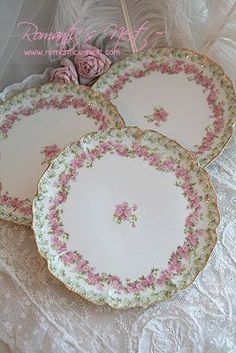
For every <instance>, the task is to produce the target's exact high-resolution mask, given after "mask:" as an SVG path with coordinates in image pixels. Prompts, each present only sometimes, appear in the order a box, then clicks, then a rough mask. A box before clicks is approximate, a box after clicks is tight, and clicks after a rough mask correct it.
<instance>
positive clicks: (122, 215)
mask: <svg viewBox="0 0 236 353" xmlns="http://www.w3.org/2000/svg"><path fill="white" fill-rule="evenodd" d="M137 208H138V206H137V205H136V204H134V205H133V206H132V207H129V204H128V202H122V203H118V204H117V205H116V207H115V212H114V214H113V218H114V220H115V222H116V223H118V224H120V223H122V222H124V221H128V222H129V223H130V224H131V225H132V227H136V222H137V216H136V215H135V213H134V212H135V211H137Z"/></svg>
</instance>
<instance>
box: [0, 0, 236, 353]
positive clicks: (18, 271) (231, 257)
mask: <svg viewBox="0 0 236 353" xmlns="http://www.w3.org/2000/svg"><path fill="white" fill-rule="evenodd" d="M4 1H5V0H4ZM19 1H20V0H19ZM27 1H28V0H27ZM78 1H79V0H78ZM146 1H147V2H148V6H151V0H150V1H149V0H145V3H146ZM138 2H139V1H136V3H138ZM101 3H102V2H101ZM105 3H106V1H104V4H105ZM158 4H159V5H160V6H159V11H161V12H162V18H163V20H164V23H165V30H166V36H165V40H166V43H167V44H168V45H175V46H177V47H181V46H185V47H191V48H193V49H197V50H199V51H202V52H204V53H207V54H209V55H210V56H211V57H212V58H213V59H215V60H216V61H218V62H220V63H221V64H222V66H224V67H225V69H226V71H227V73H229V74H230V75H231V77H232V78H233V79H234V82H236V74H235V72H236V62H235V57H236V45H235V37H236V30H235V28H236V20H235V16H236V11H235V1H233V0H227V1H226V0H208V1H207V2H206V1H205V0H199V1H198V2H196V1H187V0H184V1H181V2H180V1H176V2H175V1H170V0H168V1H167V0H166V1H159V2H158ZM206 4H207V6H206ZM99 6H100V2H99ZM153 6H156V5H155V4H154V2H153ZM155 9H156V8H155ZM155 11H156V10H155ZM136 15H137V14H136ZM147 16H148V14H147ZM0 54H1V52H0ZM13 57H14V56H13ZM15 61H17V58H15V59H14V62H15ZM0 63H1V58H0ZM8 67H9V66H8ZM10 67H11V66H10ZM24 70H26V67H25V66H24ZM28 70H29V71H28V74H29V73H32V72H33V70H32V67H31V66H30V67H29V68H28ZM7 73H8V75H7ZM9 75H11V72H10V69H7V68H6V70H5V68H4V82H8V83H11V82H14V81H16V78H15V80H14V78H13V77H12V76H11V77H8V76H9ZM21 75H22V73H21ZM1 77H2V76H1V75H0V78H1ZM6 77H7V78H6ZM45 80H47V72H46V73H44V75H39V76H35V75H33V76H30V77H29V78H28V79H26V80H25V81H24V82H23V83H21V84H15V85H13V86H12V87H9V88H7V89H6V90H5V91H4V92H3V93H2V94H1V95H0V99H2V100H4V99H5V98H6V97H8V96H9V95H11V94H12V93H15V92H16V91H17V90H19V89H22V88H23V87H28V86H30V85H35V84H37V83H42V82H44V81H45ZM207 170H208V172H209V173H210V175H211V177H212V180H213V183H214V186H215V189H216V191H217V194H218V198H219V205H220V213H221V224H220V227H219V240H218V243H217V246H216V248H215V250H214V252H213V255H212V256H211V258H210V261H209V263H208V265H207V267H206V268H205V269H204V271H203V272H202V273H201V274H200V275H199V276H198V278H197V279H196V281H195V282H194V284H192V285H191V286H190V287H189V288H188V289H186V290H184V291H182V292H180V293H178V294H177V296H176V297H175V298H173V299H172V300H170V301H168V302H163V303H160V304H156V305H154V306H152V307H150V308H149V309H146V310H143V309H133V310H125V311H118V310H114V309H111V308H109V307H108V306H102V307H99V306H95V305H93V304H90V303H88V302H87V301H85V300H84V299H82V298H80V297H79V296H77V295H75V294H73V293H71V292H69V291H68V290H67V289H66V288H65V287H64V286H63V285H62V284H61V283H60V282H59V281H57V280H56V279H55V278H54V277H53V276H52V275H51V274H50V273H49V271H48V270H47V266H46V263H45V261H44V260H43V259H42V258H41V257H40V255H39V254H38V252H37V249H36V244H35V240H34V237H33V234H32V231H31V230H30V229H27V228H25V227H19V226H17V225H14V224H11V223H8V222H4V221H1V222H0V340H2V341H3V342H5V343H6V344H8V346H9V348H10V351H11V352H12V353H32V352H33V353H45V352H50V353H80V352H81V353H88V352H89V353H134V352H135V353H136V352H138V353H149V352H150V353H157V352H158V353H162V352H163V353H173V352H179V353H190V352H191V353H206V352H207V353H235V352H236V348H235V347H236V296H235V293H236V246H235V244H236V133H234V136H233V138H232V140H231V142H230V143H229V145H228V146H227V147H226V148H225V150H224V152H223V153H222V154H221V155H220V156H219V157H218V158H217V159H216V160H215V161H214V162H212V164H211V165H210V166H209V167H208V168H207ZM157 251H158V249H157Z"/></svg>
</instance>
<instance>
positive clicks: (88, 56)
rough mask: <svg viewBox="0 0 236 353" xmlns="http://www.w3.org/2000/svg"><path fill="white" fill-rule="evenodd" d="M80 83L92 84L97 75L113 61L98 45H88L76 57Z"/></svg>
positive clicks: (105, 69)
mask: <svg viewBox="0 0 236 353" xmlns="http://www.w3.org/2000/svg"><path fill="white" fill-rule="evenodd" d="M74 63H75V66H76V68H77V71H78V74H79V77H80V83H81V84H83V85H85V84H90V85H91V84H92V83H93V82H94V81H95V79H96V78H97V77H99V76H100V75H101V74H103V73H104V72H105V71H107V70H108V69H109V67H110V65H111V61H110V60H109V59H108V57H107V56H106V55H104V54H103V53H101V51H100V50H99V49H97V48H96V47H92V46H88V47H86V48H84V49H82V50H81V51H80V53H79V54H77V55H76V56H75V57H74Z"/></svg>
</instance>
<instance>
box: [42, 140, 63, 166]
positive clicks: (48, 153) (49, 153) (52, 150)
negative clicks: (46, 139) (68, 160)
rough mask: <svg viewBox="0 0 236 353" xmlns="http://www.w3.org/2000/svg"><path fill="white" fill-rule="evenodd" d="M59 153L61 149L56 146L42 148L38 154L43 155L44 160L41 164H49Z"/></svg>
mask: <svg viewBox="0 0 236 353" xmlns="http://www.w3.org/2000/svg"><path fill="white" fill-rule="evenodd" d="M60 152H61V148H60V147H59V146H57V145H56V144H54V145H49V146H45V147H43V148H42V149H41V151H40V153H41V154H43V155H44V160H43V162H42V163H41V164H45V163H49V162H50V161H51V160H52V159H53V158H55V157H57V156H58V154H59V153H60Z"/></svg>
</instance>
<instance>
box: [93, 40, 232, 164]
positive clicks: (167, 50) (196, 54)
mask: <svg viewBox="0 0 236 353" xmlns="http://www.w3.org/2000/svg"><path fill="white" fill-rule="evenodd" d="M162 52H165V53H166V54H168V53H169V54H172V55H173V54H176V53H178V52H182V53H183V54H184V53H186V54H187V55H188V54H189V55H192V56H194V57H198V58H199V59H202V60H203V61H204V63H207V64H211V65H214V66H216V67H217V68H218V69H219V70H220V71H221V74H222V78H223V80H224V81H226V82H228V83H229V86H230V89H231V90H232V92H233V94H234V103H235V104H236V92H235V88H234V85H233V82H232V80H231V78H230V77H229V76H228V75H227V74H226V73H225V71H224V69H223V67H222V66H221V65H220V64H219V63H217V62H216V61H214V60H212V59H211V58H209V57H208V56H207V55H205V54H201V53H199V52H197V51H194V50H192V49H189V48H175V47H165V46H162V47H158V48H151V49H147V50H144V51H140V52H138V53H134V54H130V55H128V56H126V57H125V58H124V59H122V60H120V61H117V62H115V63H114V64H113V65H112V66H111V67H110V68H109V69H108V70H107V71H106V72H105V73H104V74H102V75H101V76H100V77H99V78H98V80H97V81H96V82H95V83H94V84H93V85H92V88H94V90H97V86H99V85H100V84H102V82H103V80H104V79H108V78H109V77H110V75H111V74H112V72H113V71H114V70H115V69H116V68H118V67H119V66H120V65H122V64H124V65H125V64H128V63H129V61H130V60H131V59H132V58H136V59H138V58H139V57H142V56H145V55H150V54H151V53H156V54H159V53H160V54H161V53H162ZM97 92H99V90H97ZM124 120H125V118H124ZM231 120H232V123H231V125H230V126H227V128H226V129H225V130H226V131H227V135H228V137H227V139H226V141H225V142H224V144H223V145H222V147H219V146H216V147H215V148H216V149H217V152H216V153H215V154H214V155H213V156H212V157H211V158H209V157H208V158H207V157H205V159H207V162H204V163H201V161H200V158H198V157H196V158H197V159H198V160H199V164H200V165H201V166H203V167H207V166H208V165H209V164H210V163H211V162H212V161H213V160H215V159H216V158H217V157H218V156H220V155H221V153H222V152H223V151H224V149H225V147H226V146H227V144H228V143H229V141H230V139H231V137H232V135H233V132H234V125H235V124H236V113H234V114H233V116H232V118H231V119H229V121H231ZM222 136H224V133H223V134H222ZM218 145H219V144H218ZM192 153H194V152H192Z"/></svg>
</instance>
